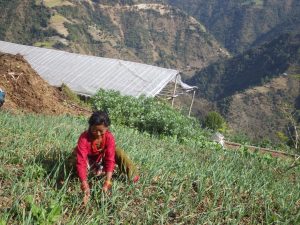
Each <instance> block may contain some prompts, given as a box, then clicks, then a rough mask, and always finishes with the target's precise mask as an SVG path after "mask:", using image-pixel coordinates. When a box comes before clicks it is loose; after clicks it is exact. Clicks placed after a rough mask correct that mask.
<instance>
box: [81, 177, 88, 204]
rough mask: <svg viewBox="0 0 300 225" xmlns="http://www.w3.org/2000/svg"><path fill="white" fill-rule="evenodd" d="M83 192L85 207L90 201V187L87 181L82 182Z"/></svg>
mask: <svg viewBox="0 0 300 225" xmlns="http://www.w3.org/2000/svg"><path fill="white" fill-rule="evenodd" d="M80 187H81V190H82V191H83V193H84V197H83V205H84V206H86V205H87V203H88V202H89V199H90V186H89V184H88V182H87V181H82V183H81V186H80Z"/></svg>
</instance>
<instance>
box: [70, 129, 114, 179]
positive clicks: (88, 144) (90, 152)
mask: <svg viewBox="0 0 300 225" xmlns="http://www.w3.org/2000/svg"><path fill="white" fill-rule="evenodd" d="M100 147H101V149H103V151H101V152H100V151H95V150H94V149H93V148H92V139H91V137H90V136H89V133H88V131H85V132H83V133H82V134H81V135H80V137H79V139H78V143H77V150H76V155H77V162H76V168H77V173H78V176H79V179H80V181H85V180H87V166H88V162H89V163H90V164H92V163H95V162H96V163H98V162H100V160H101V159H102V160H103V171H104V172H113V170H114V168H115V139H114V136H113V135H112V133H111V132H109V131H106V132H105V133H104V134H103V135H102V143H101V146H100Z"/></svg>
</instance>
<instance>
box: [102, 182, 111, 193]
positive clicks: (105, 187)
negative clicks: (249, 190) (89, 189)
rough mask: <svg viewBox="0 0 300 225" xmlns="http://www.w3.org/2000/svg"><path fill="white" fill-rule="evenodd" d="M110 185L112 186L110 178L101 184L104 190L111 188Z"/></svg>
mask: <svg viewBox="0 0 300 225" xmlns="http://www.w3.org/2000/svg"><path fill="white" fill-rule="evenodd" d="M111 187H112V182H111V181H110V180H106V181H105V182H104V184H103V188H102V190H103V191H104V192H107V191H108V190H109V189H111Z"/></svg>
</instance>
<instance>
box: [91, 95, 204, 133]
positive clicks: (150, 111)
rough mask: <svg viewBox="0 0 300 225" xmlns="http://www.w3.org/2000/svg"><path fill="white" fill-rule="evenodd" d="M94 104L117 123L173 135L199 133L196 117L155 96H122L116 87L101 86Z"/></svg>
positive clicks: (93, 101) (150, 131)
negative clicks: (106, 88) (105, 88)
mask: <svg viewBox="0 0 300 225" xmlns="http://www.w3.org/2000/svg"><path fill="white" fill-rule="evenodd" d="M92 104H93V106H94V108H95V109H97V110H106V111H108V112H109V115H110V118H111V120H112V121H113V122H114V123H117V124H120V125H126V126H129V127H133V128H137V129H138V130H140V131H146V132H148V133H150V134H162V135H171V136H176V137H178V138H181V139H182V138H188V137H194V136H199V135H200V133H201V129H200V126H199V122H198V121H197V120H196V119H195V118H188V117H186V116H184V115H183V114H181V112H179V111H176V110H174V109H173V108H171V106H169V105H168V104H167V103H163V102H160V101H157V100H156V99H154V98H147V97H145V96H141V97H139V98H135V97H131V96H122V95H120V93H119V92H116V91H104V90H100V91H99V92H98V93H97V94H96V95H95V96H94V97H93V98H92Z"/></svg>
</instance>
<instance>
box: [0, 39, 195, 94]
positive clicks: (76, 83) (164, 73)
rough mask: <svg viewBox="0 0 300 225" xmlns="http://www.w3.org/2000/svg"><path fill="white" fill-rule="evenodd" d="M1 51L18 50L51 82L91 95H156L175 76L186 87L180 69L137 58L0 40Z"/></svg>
mask: <svg viewBox="0 0 300 225" xmlns="http://www.w3.org/2000/svg"><path fill="white" fill-rule="evenodd" d="M0 52H3V53H10V54H20V55H22V56H24V58H25V59H26V60H27V61H28V62H29V64H30V65H31V66H32V68H33V69H34V70H36V71H37V73H38V74H39V75H40V76H41V77H42V78H43V79H44V80H46V81H47V82H48V83H49V84H50V85H53V86H57V87H59V86H61V85H62V84H63V83H64V84H66V85H67V86H68V87H69V88H70V89H71V90H73V91H74V92H76V93H78V94H80V95H87V96H91V95H94V94H96V93H97V91H98V90H99V89H101V88H102V89H105V90H115V91H119V92H120V93H121V94H123V95H131V96H135V97H138V96H140V95H146V96H152V97H154V96H156V95H157V94H158V93H159V92H160V91H161V90H162V89H163V88H164V87H165V86H166V85H167V84H168V83H169V82H171V81H174V80H175V79H176V78H177V79H178V80H180V82H179V84H180V85H183V86H184V87H185V89H189V88H193V87H190V86H188V85H187V84H184V83H183V82H182V81H181V79H180V76H179V71H177V70H172V69H165V68H161V67H157V66H151V65H146V64H141V63H136V62H129V61H123V60H118V59H109V58H102V57H96V56H88V55H81V54H75V53H69V52H65V51H60V50H54V49H46V48H39V47H33V46H26V45H20V44H14V43H10V42H4V41H0Z"/></svg>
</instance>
